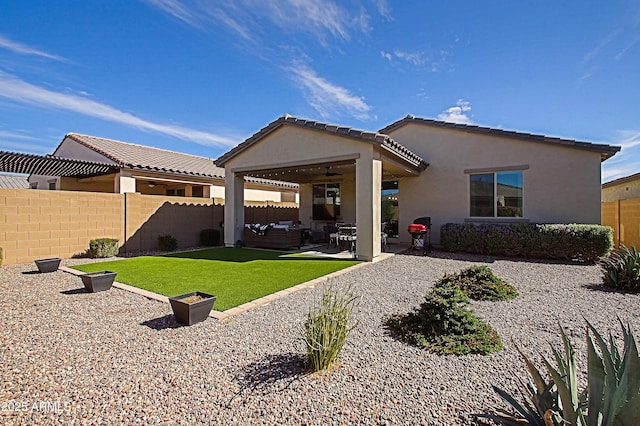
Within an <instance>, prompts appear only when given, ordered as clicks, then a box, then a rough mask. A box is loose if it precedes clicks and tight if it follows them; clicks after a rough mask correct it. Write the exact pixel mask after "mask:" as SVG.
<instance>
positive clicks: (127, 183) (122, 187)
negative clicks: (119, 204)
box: [114, 173, 136, 194]
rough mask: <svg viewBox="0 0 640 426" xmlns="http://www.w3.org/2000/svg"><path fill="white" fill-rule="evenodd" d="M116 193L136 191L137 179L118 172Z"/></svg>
mask: <svg viewBox="0 0 640 426" xmlns="http://www.w3.org/2000/svg"><path fill="white" fill-rule="evenodd" d="M114 184H115V188H114V189H115V191H114V192H115V193H116V194H124V193H126V192H136V179H135V178H133V177H131V176H127V175H123V174H122V173H118V174H117V175H116V179H115V182H114Z"/></svg>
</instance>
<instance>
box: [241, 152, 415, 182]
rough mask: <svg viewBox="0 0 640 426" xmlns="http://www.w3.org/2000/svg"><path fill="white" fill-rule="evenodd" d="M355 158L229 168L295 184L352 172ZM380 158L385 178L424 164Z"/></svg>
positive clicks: (412, 172)
mask: <svg viewBox="0 0 640 426" xmlns="http://www.w3.org/2000/svg"><path fill="white" fill-rule="evenodd" d="M358 158H359V156H358V155H357V154H355V155H347V156H337V157H326V158H322V159H316V160H308V161H298V162H289V163H279V164H265V165H253V166H248V167H234V168H233V169H232V171H233V172H234V173H236V174H238V175H243V176H250V177H253V178H260V179H270V180H282V181H286V182H295V183H298V184H301V183H310V182H322V181H336V180H340V178H341V176H342V175H347V174H354V173H355V169H356V160H357V159H358ZM381 161H382V179H383V180H385V181H386V180H395V179H398V178H399V177H405V176H417V175H419V174H420V172H421V171H422V170H424V168H421V167H414V166H412V165H410V164H406V163H402V162H401V161H397V160H394V159H393V158H386V157H385V158H382V159H381Z"/></svg>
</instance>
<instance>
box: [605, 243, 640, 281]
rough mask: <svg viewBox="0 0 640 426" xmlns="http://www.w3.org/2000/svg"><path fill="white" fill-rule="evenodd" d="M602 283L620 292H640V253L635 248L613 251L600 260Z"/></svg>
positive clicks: (621, 248) (622, 248)
mask: <svg viewBox="0 0 640 426" xmlns="http://www.w3.org/2000/svg"><path fill="white" fill-rule="evenodd" d="M600 267H601V268H602V282H603V284H604V285H605V286H607V287H612V288H617V289H620V290H632V291H639V290H640V253H638V252H637V251H636V248H635V246H631V248H627V247H625V246H622V247H620V248H619V249H616V250H613V251H612V252H611V253H610V254H609V256H608V257H604V258H602V259H601V260H600Z"/></svg>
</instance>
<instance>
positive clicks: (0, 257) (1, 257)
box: [0, 247, 3, 266]
mask: <svg viewBox="0 0 640 426" xmlns="http://www.w3.org/2000/svg"><path fill="white" fill-rule="evenodd" d="M2 259H3V254H2V247H0V266H2Z"/></svg>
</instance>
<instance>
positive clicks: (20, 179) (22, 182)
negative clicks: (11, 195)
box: [0, 173, 29, 189]
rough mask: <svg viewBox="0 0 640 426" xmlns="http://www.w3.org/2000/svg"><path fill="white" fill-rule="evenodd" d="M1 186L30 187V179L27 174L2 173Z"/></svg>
mask: <svg viewBox="0 0 640 426" xmlns="http://www.w3.org/2000/svg"><path fill="white" fill-rule="evenodd" d="M0 188H3V189H29V181H27V178H26V177H25V176H17V175H6V174H3V173H0Z"/></svg>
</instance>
